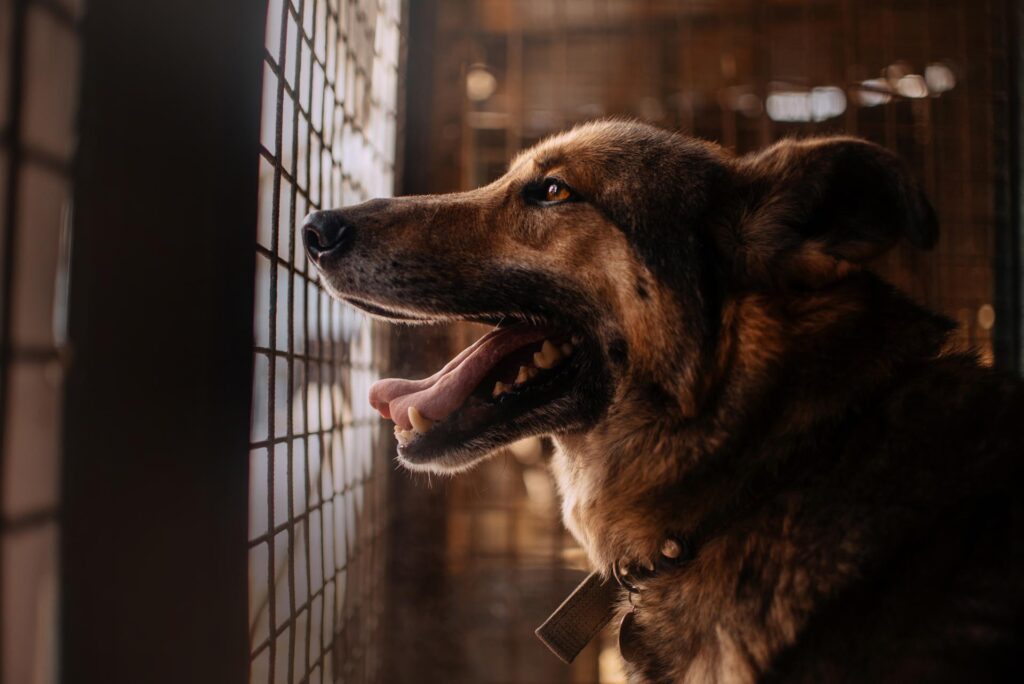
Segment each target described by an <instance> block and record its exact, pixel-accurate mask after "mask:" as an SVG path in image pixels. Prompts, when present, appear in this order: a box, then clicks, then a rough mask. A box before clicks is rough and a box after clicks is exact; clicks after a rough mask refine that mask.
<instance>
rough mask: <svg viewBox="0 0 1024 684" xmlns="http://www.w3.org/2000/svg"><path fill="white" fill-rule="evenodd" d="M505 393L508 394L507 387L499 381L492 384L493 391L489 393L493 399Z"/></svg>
mask: <svg viewBox="0 0 1024 684" xmlns="http://www.w3.org/2000/svg"><path fill="white" fill-rule="evenodd" d="M505 392H508V385H506V384H505V383H503V382H502V381H501V380H499V381H498V382H496V383H494V389H493V390H492V391H491V396H492V397H494V398H498V397H500V396H501V395H502V394H504V393H505Z"/></svg>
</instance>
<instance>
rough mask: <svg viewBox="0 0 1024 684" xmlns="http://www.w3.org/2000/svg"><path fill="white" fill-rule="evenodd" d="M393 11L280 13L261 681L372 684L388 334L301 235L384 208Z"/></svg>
mask: <svg viewBox="0 0 1024 684" xmlns="http://www.w3.org/2000/svg"><path fill="white" fill-rule="evenodd" d="M400 39H401V7H400V3H399V2H397V1H395V0H385V1H381V2H378V1H377V0H360V1H358V2H356V1H349V0H270V1H269V3H268V9H267V30H266V51H265V56H264V72H263V93H264V101H263V125H262V134H261V141H260V151H259V164H260V212H259V227H258V235H257V238H258V246H257V254H256V260H257V267H256V276H257V288H256V289H257V294H256V298H257V301H256V320H255V328H254V333H255V376H254V380H253V392H254V394H253V418H252V435H251V445H250V447H251V452H250V453H251V456H250V457H251V462H250V482H251V491H250V642H251V666H250V680H251V681H252V682H254V683H255V682H275V683H279V682H333V681H345V682H373V681H377V680H378V679H379V673H380V668H381V659H382V657H383V653H382V652H381V649H380V647H379V630H380V627H381V621H382V617H381V616H382V615H383V611H384V600H385V598H386V587H385V582H384V575H385V573H384V568H385V555H386V547H385V544H384V534H383V533H384V530H385V528H386V524H387V518H386V516H385V510H384V506H385V503H386V494H387V476H388V473H389V469H388V462H389V460H390V455H389V453H388V447H390V443H388V444H387V446H386V447H385V445H384V443H383V437H382V434H381V432H380V425H379V420H377V419H376V418H375V417H374V416H371V415H370V409H369V406H368V405H367V404H366V402H365V397H366V395H367V391H368V389H369V385H370V384H371V383H372V382H373V381H374V380H375V379H376V378H377V377H378V369H379V368H380V366H381V365H382V363H383V362H384V360H385V359H386V357H387V338H386V335H385V334H384V331H383V330H382V329H380V328H378V327H377V326H375V325H372V324H370V322H369V321H367V320H366V319H364V318H363V317H362V316H361V315H360V314H358V313H357V312H355V311H354V310H352V309H350V308H348V307H346V306H344V305H342V304H340V303H338V302H336V301H333V300H332V299H330V297H329V296H328V295H327V294H326V292H324V290H323V289H322V288H321V287H320V286H319V284H318V282H317V277H316V274H315V271H314V270H313V269H311V268H310V267H309V266H308V265H307V263H306V259H305V255H304V252H303V249H302V242H301V237H300V236H299V234H298V232H297V227H298V226H300V225H301V221H302V218H303V217H304V216H305V214H306V213H308V212H310V211H313V210H315V209H320V208H326V207H335V206H342V205H346V204H353V203H356V202H359V201H362V200H365V199H368V198H370V197H378V196H386V195H389V194H391V190H392V185H393V175H394V159H395V143H394V140H395V129H396V98H397V88H398V84H397V80H398V60H399V47H400Z"/></svg>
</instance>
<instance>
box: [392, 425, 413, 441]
mask: <svg viewBox="0 0 1024 684" xmlns="http://www.w3.org/2000/svg"><path fill="white" fill-rule="evenodd" d="M415 438H416V433H415V432H413V431H412V430H403V429H402V428H400V427H398V426H397V425H396V426H395V439H397V440H398V443H399V444H401V445H402V446H405V445H406V444H408V443H409V442H411V441H412V440H413V439H415Z"/></svg>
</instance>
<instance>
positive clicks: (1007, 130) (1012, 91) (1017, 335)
mask: <svg viewBox="0 0 1024 684" xmlns="http://www.w3.org/2000/svg"><path fill="white" fill-rule="evenodd" d="M1001 4H1002V7H1001V9H1002V11H1001V12H998V11H997V12H993V16H994V17H996V25H995V26H994V27H993V30H994V31H996V32H998V33H1002V34H1003V36H999V37H1000V38H1002V39H1003V42H1004V45H1005V55H1006V64H1005V68H1004V69H1001V70H999V71H997V73H1000V74H1003V75H1005V79H1004V82H1003V84H1002V86H1003V87H1005V89H1006V103H1005V107H1003V108H1001V109H1002V110H1003V111H1002V112H1000V111H999V109H1000V108H998V106H997V112H998V113H1002V114H1004V116H1002V117H997V119H996V120H997V122H1000V119H1001V123H1002V126H1000V125H999V123H997V124H996V135H997V136H999V137H1000V139H999V140H997V141H996V144H995V145H994V146H993V152H994V154H995V155H996V166H997V168H998V169H999V171H1000V172H999V173H998V176H1002V177H1003V178H1004V179H1005V182H1003V183H998V182H997V183H996V184H995V193H996V194H995V203H996V217H997V219H998V221H997V224H996V226H995V240H996V244H995V264H994V267H995V269H994V270H995V278H996V282H995V310H996V323H995V330H994V331H993V332H994V335H993V340H992V344H993V352H994V354H995V359H996V364H997V365H998V366H1000V367H1002V368H1006V369H1008V370H1014V371H1016V372H1018V373H1019V372H1021V370H1022V369H1024V340H1022V337H1021V330H1022V327H1024V320H1022V317H1024V308H1022V299H1024V274H1022V272H1021V261H1022V254H1021V250H1022V248H1024V239H1022V236H1024V223H1022V217H1024V186H1022V183H1024V179H1022V175H1021V163H1022V161H1024V141H1022V138H1021V126H1022V124H1024V118H1022V117H1024V108H1022V106H1021V105H1022V103H1021V85H1020V79H1021V77H1022V75H1024V49H1022V45H1021V31H1022V29H1024V6H1021V5H1020V4H1019V3H1017V2H1015V1H1014V0H1004V2H1003V3H1001ZM997 87H999V86H997ZM1000 129H1004V130H1002V131H1001V130H1000Z"/></svg>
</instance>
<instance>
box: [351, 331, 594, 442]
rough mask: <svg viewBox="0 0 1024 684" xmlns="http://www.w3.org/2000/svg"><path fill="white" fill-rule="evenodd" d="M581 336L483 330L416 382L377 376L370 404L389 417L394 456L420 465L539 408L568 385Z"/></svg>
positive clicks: (494, 433)
mask: <svg viewBox="0 0 1024 684" xmlns="http://www.w3.org/2000/svg"><path fill="white" fill-rule="evenodd" d="M580 344H581V339H580V338H579V337H576V336H573V335H571V334H570V333H567V332H564V331H558V330H555V329H553V328H545V327H539V326H535V325H528V324H516V325H511V326H506V327H499V328H496V329H495V330H492V331H491V332H489V333H487V334H486V335H484V336H483V337H481V338H480V339H479V340H477V341H476V342H475V343H474V344H472V345H471V346H470V347H469V348H467V349H465V350H464V351H463V352H462V353H460V354H459V355H458V356H456V357H455V358H454V359H452V360H451V361H449V362H448V364H447V365H445V367H444V368H442V369H441V370H439V371H438V372H437V373H435V374H434V375H432V376H430V377H429V378H425V379H423V380H402V379H387V380H381V381H379V382H377V383H375V384H374V385H373V387H371V389H370V403H371V404H372V405H373V407H374V408H375V409H376V410H377V411H379V412H380V414H381V415H382V416H383V417H384V418H388V419H391V420H393V421H394V422H395V436H396V438H397V439H398V444H399V453H400V454H401V455H402V457H403V458H405V459H406V460H408V461H413V462H417V461H418V462H425V461H430V460H432V459H433V458H435V457H436V456H439V455H442V454H443V453H445V452H450V451H451V450H452V449H453V448H455V449H458V448H459V447H460V446H462V445H469V444H470V443H472V442H474V441H478V440H480V439H481V438H488V437H489V439H487V441H489V442H491V441H493V442H501V441H502V440H501V439H500V436H499V434H497V433H500V432H501V430H502V426H504V425H509V424H511V423H514V422H515V421H516V420H517V419H519V418H523V417H525V416H526V415H527V414H530V413H531V412H536V411H537V410H538V409H542V408H543V407H545V406H546V405H547V404H550V403H552V402H554V401H556V400H557V399H559V398H560V397H562V396H563V395H565V393H566V392H567V391H568V390H569V389H570V387H571V385H572V381H573V376H574V375H575V374H576V368H577V367H578V363H576V361H577V357H578V356H580V354H581V353H582V352H581V349H580Z"/></svg>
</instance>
